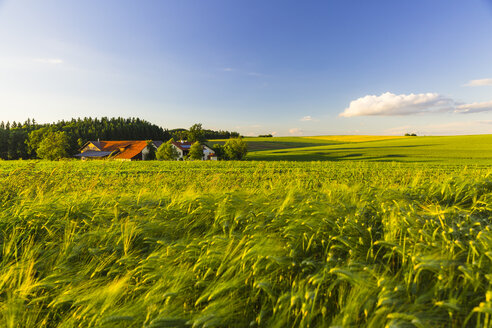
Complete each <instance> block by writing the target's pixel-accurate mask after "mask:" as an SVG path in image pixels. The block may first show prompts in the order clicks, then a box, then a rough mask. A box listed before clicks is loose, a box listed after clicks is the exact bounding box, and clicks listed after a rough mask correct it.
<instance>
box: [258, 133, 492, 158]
mask: <svg viewBox="0 0 492 328" xmlns="http://www.w3.org/2000/svg"><path fill="white" fill-rule="evenodd" d="M326 138H329V137H326ZM274 139H280V138H274ZM250 140H251V139H250ZM290 140H291V142H292V143H294V142H295V141H296V140H298V142H306V146H305V147H298V148H285V149H273V150H256V151H255V150H254V149H251V151H250V153H249V154H248V159H250V160H296V161H312V160H321V161H324V160H327V161H347V160H350V161H354V160H357V161H359V160H363V161H396V162H423V163H459V164H490V163H492V135H473V136H447V137H408V138H399V139H390V140H382V141H368V142H343V141H341V140H340V139H337V140H336V141H334V143H333V144H330V145H312V144H309V143H308V142H307V141H306V140H312V139H311V138H290ZM275 141H276V140H272V141H271V142H275ZM279 141H280V140H279ZM319 141H328V140H327V139H325V140H319ZM280 147H281V146H280Z"/></svg>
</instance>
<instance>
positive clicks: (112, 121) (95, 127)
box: [0, 117, 239, 159]
mask: <svg viewBox="0 0 492 328" xmlns="http://www.w3.org/2000/svg"><path fill="white" fill-rule="evenodd" d="M238 136H239V133H237V132H229V131H213V130H205V129H202V127H201V124H195V125H193V126H192V127H191V128H190V129H188V130H187V129H174V130H168V129H164V128H162V127H160V126H157V125H155V124H152V123H150V122H147V121H145V120H142V119H139V118H122V117H118V118H107V117H103V118H91V117H85V118H77V119H72V120H69V121H65V120H62V121H58V122H56V123H47V124H38V123H37V122H36V121H35V120H34V119H27V120H26V121H25V122H23V123H21V122H15V121H14V122H6V123H5V122H3V121H2V122H0V159H21V158H22V159H32V158H38V157H40V156H38V151H39V150H40V147H41V151H43V149H44V148H43V147H45V148H49V145H50V141H53V140H58V143H62V144H63V145H64V151H65V152H66V156H69V155H73V154H76V153H78V152H79V150H80V148H81V147H82V146H83V145H84V144H85V143H87V141H90V140H98V139H100V140H162V141H167V140H170V139H171V138H174V139H175V140H181V139H182V140H190V139H191V141H200V142H203V140H206V139H228V138H233V137H238ZM197 138H198V139H197ZM43 140H45V144H43V143H42V142H43ZM62 157H63V156H62Z"/></svg>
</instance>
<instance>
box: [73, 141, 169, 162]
mask: <svg viewBox="0 0 492 328" xmlns="http://www.w3.org/2000/svg"><path fill="white" fill-rule="evenodd" d="M152 145H153V147H154V150H156V149H157V148H159V146H160V145H162V141H152ZM148 153H149V149H148V147H147V141H145V140H126V141H99V140H98V141H88V142H87V143H86V144H85V145H84V146H83V147H82V148H81V150H80V154H77V155H75V157H78V158H81V159H83V160H85V159H104V158H113V159H118V160H125V161H135V160H145V159H146V158H147V155H148Z"/></svg>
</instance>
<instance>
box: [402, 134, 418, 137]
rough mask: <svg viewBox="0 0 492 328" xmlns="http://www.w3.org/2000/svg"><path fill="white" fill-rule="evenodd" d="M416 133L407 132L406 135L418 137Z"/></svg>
mask: <svg viewBox="0 0 492 328" xmlns="http://www.w3.org/2000/svg"><path fill="white" fill-rule="evenodd" d="M416 136H417V134H416V133H405V137H416Z"/></svg>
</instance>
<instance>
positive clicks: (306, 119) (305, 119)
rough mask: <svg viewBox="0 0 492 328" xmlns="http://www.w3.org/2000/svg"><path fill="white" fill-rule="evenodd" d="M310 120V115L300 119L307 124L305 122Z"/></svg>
mask: <svg viewBox="0 0 492 328" xmlns="http://www.w3.org/2000/svg"><path fill="white" fill-rule="evenodd" d="M312 120H313V118H312V117H311V116H310V115H308V116H304V117H303V118H301V121H302V122H307V121H312Z"/></svg>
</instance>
